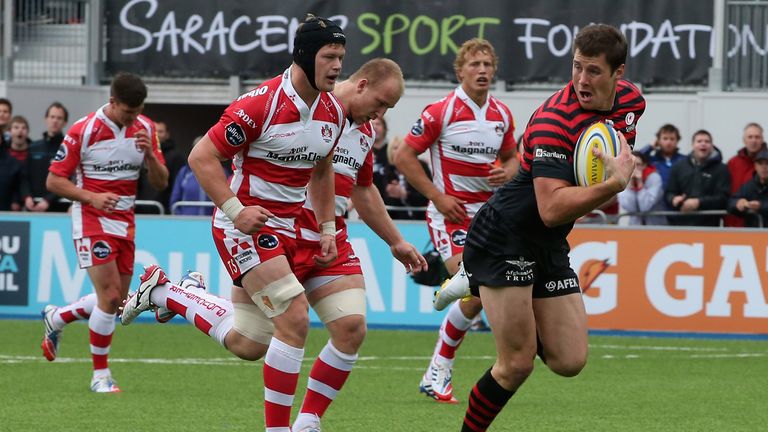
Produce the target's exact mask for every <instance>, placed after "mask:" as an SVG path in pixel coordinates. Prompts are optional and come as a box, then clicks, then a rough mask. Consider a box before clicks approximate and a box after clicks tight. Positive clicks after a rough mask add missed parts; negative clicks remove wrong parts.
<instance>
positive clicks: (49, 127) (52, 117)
mask: <svg viewBox="0 0 768 432" xmlns="http://www.w3.org/2000/svg"><path fill="white" fill-rule="evenodd" d="M68 121H69V111H67V108H65V107H64V105H62V104H61V103H60V102H54V103H52V104H51V105H50V106H48V109H47V110H46V111H45V132H43V137H42V138H41V139H39V140H37V141H34V142H32V144H31V145H30V146H29V154H28V155H27V177H28V179H29V185H30V189H31V191H32V196H33V197H35V199H36V201H35V203H34V205H33V206H32V207H31V208H28V209H27V210H30V211H34V212H44V211H66V210H67V208H68V207H69V204H68V203H62V202H59V197H58V196H57V195H56V194H54V193H52V192H50V191H48V189H47V188H46V187H45V180H46V178H47V177H48V168H49V167H50V166H51V160H53V158H54V157H55V156H56V152H57V151H58V150H59V146H61V142H62V141H63V140H64V133H63V132H64V126H66V125H67V122H68Z"/></svg>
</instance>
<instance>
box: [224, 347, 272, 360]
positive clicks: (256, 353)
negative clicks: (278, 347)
mask: <svg viewBox="0 0 768 432" xmlns="http://www.w3.org/2000/svg"><path fill="white" fill-rule="evenodd" d="M228 348H229V351H230V352H231V353H232V354H234V355H236V356H238V357H239V358H241V359H243V360H248V361H256V360H261V359H262V358H263V357H264V355H265V354H266V353H267V346H266V345H257V344H238V345H235V346H233V347H228Z"/></svg>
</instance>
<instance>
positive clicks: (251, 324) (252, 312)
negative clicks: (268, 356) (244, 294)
mask: <svg viewBox="0 0 768 432" xmlns="http://www.w3.org/2000/svg"><path fill="white" fill-rule="evenodd" d="M234 306H235V325H234V326H232V328H233V329H235V331H237V332H238V333H240V334H241V335H243V336H245V337H247V338H248V339H250V340H252V341H254V342H258V343H262V344H264V345H269V342H270V341H271V340H272V335H273V334H274V333H275V325H274V324H273V323H272V320H271V319H269V318H267V316H266V315H264V312H262V311H261V309H259V308H258V307H256V305H255V304H246V303H235V304H234Z"/></svg>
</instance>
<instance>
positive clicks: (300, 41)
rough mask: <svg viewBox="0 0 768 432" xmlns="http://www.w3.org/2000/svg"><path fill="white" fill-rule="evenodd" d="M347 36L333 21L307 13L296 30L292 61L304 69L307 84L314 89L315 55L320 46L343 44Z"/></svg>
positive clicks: (315, 86) (315, 87)
mask: <svg viewBox="0 0 768 432" xmlns="http://www.w3.org/2000/svg"><path fill="white" fill-rule="evenodd" d="M346 41H347V38H346V37H345V36H344V30H342V29H341V27H340V26H339V25H338V24H336V23H335V22H333V21H331V20H329V19H326V18H322V17H316V16H314V15H307V18H306V20H305V21H304V22H303V23H302V24H301V25H300V26H299V28H298V30H296V38H295V39H294V40H293V61H294V62H295V63H296V64H297V65H299V67H301V68H302V69H303V70H304V73H305V74H306V75H307V80H309V84H310V85H311V86H312V88H314V89H315V90H319V89H318V88H317V84H316V83H315V57H316V56H317V52H318V51H320V48H322V47H324V46H326V45H330V44H340V45H344V44H345V43H346Z"/></svg>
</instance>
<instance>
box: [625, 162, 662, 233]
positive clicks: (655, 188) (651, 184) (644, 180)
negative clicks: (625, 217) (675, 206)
mask: <svg viewBox="0 0 768 432" xmlns="http://www.w3.org/2000/svg"><path fill="white" fill-rule="evenodd" d="M632 154H633V155H635V157H636V158H637V159H636V160H637V163H636V164H635V171H634V172H633V173H632V178H631V179H630V180H629V185H627V188H626V189H625V190H624V191H623V192H621V193H620V194H619V204H620V205H621V208H622V209H624V211H627V212H649V211H660V210H665V209H666V208H665V206H664V199H663V198H664V188H663V187H662V181H661V176H660V175H659V173H658V172H656V168H654V167H653V165H651V164H650V159H649V157H648V155H647V154H645V153H641V152H639V151H634V152H632ZM629 223H630V225H666V224H667V218H666V216H646V215H642V214H641V215H635V216H630V217H629Z"/></svg>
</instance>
